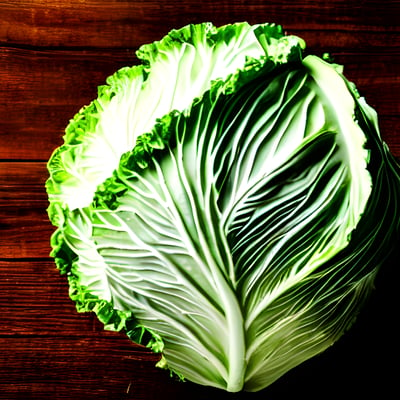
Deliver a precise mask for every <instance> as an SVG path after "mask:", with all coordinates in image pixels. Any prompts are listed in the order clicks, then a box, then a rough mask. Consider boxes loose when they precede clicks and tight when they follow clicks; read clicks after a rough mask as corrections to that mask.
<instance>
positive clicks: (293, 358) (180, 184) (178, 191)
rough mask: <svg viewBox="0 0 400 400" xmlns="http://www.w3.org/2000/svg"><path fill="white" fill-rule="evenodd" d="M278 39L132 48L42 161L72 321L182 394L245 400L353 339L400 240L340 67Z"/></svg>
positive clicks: (243, 28)
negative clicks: (121, 348)
mask: <svg viewBox="0 0 400 400" xmlns="http://www.w3.org/2000/svg"><path fill="white" fill-rule="evenodd" d="M304 49H305V43H304V41H303V40H302V39H300V38H298V37H295V36H286V35H285V34H284V33H283V30H282V28H281V27H280V26H276V25H274V24H260V25H254V26H251V25H249V24H247V23H237V24H232V25H227V26H224V27H220V28H216V27H214V26H213V25H212V24H210V23H205V24H198V25H188V26H185V27H183V28H181V29H179V30H173V31H172V32H170V33H169V34H168V35H167V36H166V37H164V38H163V39H162V40H161V41H159V42H155V43H153V44H150V45H144V46H142V47H141V48H140V49H139V50H138V52H137V56H138V58H139V59H140V60H141V64H140V65H137V66H133V67H126V68H123V69H121V70H119V71H117V72H116V73H115V74H114V75H112V76H111V77H109V78H108V79H107V84H106V85H104V86H101V87H100V88H99V94H98V98H97V99H96V100H94V101H93V102H91V103H90V104H89V105H88V106H85V107H83V108H82V109H81V110H80V111H79V112H78V113H77V114H76V115H75V117H74V118H73V119H72V120H71V121H70V123H69V125H68V126H67V128H66V134H65V136H64V144H63V145H62V146H60V147H59V148H58V149H56V150H55V152H54V153H53V155H52V157H51V159H50V160H49V163H48V169H49V174H50V177H49V179H48V181H47V183H46V188H47V192H48V196H49V203H50V204H49V208H48V213H49V217H50V219H51V221H52V222H53V224H54V225H55V226H56V227H57V229H56V231H55V232H54V234H53V236H52V239H51V244H52V248H53V250H52V256H53V257H54V258H55V261H56V264H57V267H58V268H59V270H60V271H61V273H63V274H66V275H67V278H68V281H69V285H70V297H71V298H72V299H73V300H74V301H75V302H76V305H77V309H78V311H93V312H95V313H96V314H97V316H98V318H99V319H100V320H101V321H102V322H103V323H104V324H105V327H106V328H107V329H115V330H120V331H124V332H126V334H127V335H128V336H129V337H130V338H131V339H132V340H133V341H134V342H136V343H139V344H142V345H145V346H148V347H150V348H151V349H152V350H153V351H155V352H159V353H161V359H160V362H159V363H158V365H159V366H161V367H164V368H168V369H169V370H170V371H171V372H172V373H174V374H176V375H178V376H179V377H181V378H182V379H188V380H190V381H193V382H195V383H198V384H201V385H208V386H213V387H216V388H220V389H224V390H227V391H230V392H237V391H241V390H246V391H258V390H261V389H263V388H265V387H267V386H268V385H270V384H271V383H272V382H274V381H276V380H277V379H278V378H279V377H280V376H282V375H283V374H285V373H286V372H287V371H289V370H290V369H292V368H294V367H295V366H297V365H299V364H300V363H302V362H304V361H305V360H307V359H309V358H311V357H313V356H315V355H316V354H319V353H321V352H322V351H324V350H325V349H326V348H328V347H329V346H331V345H332V344H333V343H334V342H335V341H337V340H338V339H339V338H340V337H341V336H342V334H343V333H344V332H345V331H346V330H347V329H348V328H349V327H350V326H351V325H352V323H353V322H354V320H355V318H356V316H357V313H358V312H359V310H360V308H361V307H362V306H363V304H364V302H365V300H366V299H367V298H368V296H369V295H370V293H371V291H372V290H373V285H374V279H375V276H376V274H377V272H378V270H379V268H380V266H381V265H382V264H383V263H384V262H385V261H386V260H387V258H388V257H389V256H390V254H391V252H392V250H393V249H394V248H395V247H396V245H397V241H398V238H399V207H398V204H399V196H400V173H399V172H400V170H399V166H398V165H397V163H396V161H395V159H394V158H393V156H392V155H391V154H390V152H389V150H388V147H387V146H386V144H385V143H384V142H383V141H382V139H381V136H380V133H379V128H378V122H377V115H376V113H375V111H374V110H373V109H372V108H371V107H370V106H369V105H368V104H367V103H366V101H365V100H364V98H362V97H361V96H360V95H359V94H358V92H357V90H356V88H355V86H354V84H352V83H350V82H348V81H347V80H346V78H345V77H344V76H343V74H342V68H341V66H339V65H336V64H331V63H328V62H327V61H325V60H323V59H321V58H319V57H316V56H313V55H307V56H305V55H304V53H305V51H304Z"/></svg>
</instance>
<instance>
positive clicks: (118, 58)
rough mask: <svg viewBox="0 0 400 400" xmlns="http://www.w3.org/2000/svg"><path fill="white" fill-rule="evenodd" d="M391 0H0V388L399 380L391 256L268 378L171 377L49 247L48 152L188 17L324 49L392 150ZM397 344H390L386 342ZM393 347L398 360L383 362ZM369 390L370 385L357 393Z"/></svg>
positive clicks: (109, 390) (156, 391) (71, 393)
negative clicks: (110, 80)
mask: <svg viewBox="0 0 400 400" xmlns="http://www.w3.org/2000/svg"><path fill="white" fill-rule="evenodd" d="M399 17H400V13H399V2H398V1H394V0H393V1H390V0H388V1H385V0H379V1H370V0H364V1H351V0H326V1H319V2H317V1H311V0H304V1H301V2H295V1H293V2H290V1H285V0H279V1H275V0H271V1H269V2H268V1H266V0H249V1H239V0H229V1H219V2H218V1H210V0H206V1H202V2H196V1H193V2H190V1H182V2H180V1H174V0H170V1H165V2H163V1H147V0H142V1H119V0H104V1H93V0H89V1H67V0H59V1H52V2H50V1H43V0H42V1H40V0H30V1H27V0H25V1H24V0H14V1H5V2H4V1H0V229H1V230H0V399H138V400H139V399H159V398H166V399H187V398H189V399H210V398H211V397H212V395H214V394H218V395H219V397H220V398H221V399H225V398H226V399H231V398H246V399H247V398H248V399H253V398H257V399H261V398H263V399H288V398H291V397H292V396H293V395H295V396H296V397H297V398H307V399H325V398H328V395H329V394H330V395H331V396H332V397H333V396H336V398H341V399H348V398H357V399H358V398H362V397H363V396H367V395H368V394H371V393H372V392H373V390H380V391H381V392H382V394H381V397H379V398H381V399H387V398H393V397H392V396H391V395H388V393H392V391H393V393H396V392H397V393H398V389H397V388H398V385H397V375H398V374H396V373H395V367H396V366H397V365H398V354H397V353H398V333H397V332H398V328H396V326H397V325H396V324H397V323H398V321H397V320H398V308H397V307H398V304H399V302H398V298H397V295H396V291H398V279H397V278H398V272H397V270H398V268H397V269H396V268H394V267H396V266H392V267H390V266H388V267H386V268H384V269H383V270H382V271H381V274H380V275H379V279H378V282H377V291H376V293H375V294H374V296H373V298H372V300H371V302H370V303H369V304H368V305H367V307H366V308H365V309H364V311H363V313H362V314H361V315H360V318H359V320H358V322H357V323H356V325H355V326H354V328H353V329H352V330H351V331H350V332H349V333H348V334H347V335H345V337H344V338H343V339H342V340H341V341H340V342H339V343H337V344H336V345H335V346H334V347H332V348H331V349H329V350H328V351H326V352H325V353H324V354H322V355H321V356H319V357H317V358H315V359H313V360H311V361H309V362H307V363H305V364H304V365H303V366H301V367H298V368H296V369H295V370H293V371H292V372H290V373H289V374H287V375H286V376H285V377H284V378H282V379H281V380H279V381H278V382H277V383H276V384H274V385H272V386H271V387H270V388H268V389H266V390H265V391H263V392H261V393H258V394H255V395H252V396H251V395H248V394H241V395H236V396H233V395H228V394H224V393H219V392H217V391H214V390H211V389H207V388H202V387H199V386H195V385H193V384H190V383H180V382H177V381H175V380H174V379H171V378H170V377H169V375H168V373H166V372H165V371H162V370H159V369H156V368H155V367H154V364H155V362H156V361H157V359H158V357H157V356H155V355H153V354H150V353H149V351H147V350H146V349H143V348H141V347H139V346H136V345H134V344H132V343H131V342H130V341H129V340H128V339H127V338H126V337H125V336H124V335H123V334H118V333H112V332H105V331H104V330H103V327H102V325H101V324H100V323H99V322H98V321H97V320H96V318H94V317H93V315H82V314H78V313H77V312H76V311H75V308H74V305H73V304H72V302H71V301H70V300H69V298H68V289H67V284H66V282H65V279H64V278H63V277H61V276H59V274H58V271H57V270H56V269H55V266H54V264H53V261H52V259H50V257H49V251H50V248H49V237H50V234H51V233H52V231H53V228H52V226H51V225H50V223H49V222H48V219H47V215H46V207H47V198H46V193H45V190H44V182H45V180H46V178H47V171H46V161H47V159H48V158H49V156H50V154H51V152H52V151H53V150H54V149H55V148H56V147H57V146H59V145H60V144H61V142H62V139H61V137H62V134H63V130H64V127H65V126H66V124H67V122H68V120H69V119H70V118H71V117H72V116H73V115H74V113H75V112H77V111H78V109H79V108H80V107H81V106H82V105H84V104H88V102H90V101H91V100H92V99H94V98H95V97H96V93H97V92H96V90H97V86H98V85H101V84H103V83H104V80H105V78H106V77H107V76H108V75H110V74H111V73H113V72H114V71H115V70H117V69H118V68H119V67H122V66H125V65H132V64H135V63H136V62H137V61H136V58H135V50H136V49H137V48H138V46H139V45H140V44H143V43H148V42H151V41H153V40H157V39H159V38H161V37H162V36H163V35H165V34H166V33H167V32H168V31H169V30H170V29H171V28H176V27H180V26H182V25H185V24H187V23H190V22H202V21H212V22H214V23H215V24H216V25H221V24H225V23H229V22H234V21H240V20H247V21H248V22H250V23H257V22H276V23H279V24H282V25H283V26H284V28H285V29H286V31H287V32H288V33H291V34H296V35H299V36H302V37H303V38H304V39H305V40H306V42H307V44H308V50H309V51H310V52H312V53H315V54H317V55H321V54H322V53H323V52H325V51H329V52H330V53H331V54H332V55H333V56H334V57H335V60H336V61H337V62H338V63H341V64H345V74H346V75H347V77H348V78H349V79H350V80H353V81H354V82H356V83H357V86H358V88H359V90H360V92H361V93H362V94H363V95H364V96H366V98H367V99H368V102H369V103H370V104H371V105H372V106H374V107H375V108H376V109H377V111H378V113H379V115H380V126H381V130H382V135H383V137H384V138H385V140H386V141H387V142H388V144H389V146H390V147H391V149H392V152H393V153H394V154H395V155H396V156H400V139H399V136H398V135H399V134H398V129H399V126H400V124H399V122H400V117H399V115H400V114H399V111H400V110H399V93H400V70H399V66H400V39H399ZM395 352H396V353H395ZM392 359H393V362H394V365H395V367H393V366H392V364H391V361H392ZM367 398H370V397H367Z"/></svg>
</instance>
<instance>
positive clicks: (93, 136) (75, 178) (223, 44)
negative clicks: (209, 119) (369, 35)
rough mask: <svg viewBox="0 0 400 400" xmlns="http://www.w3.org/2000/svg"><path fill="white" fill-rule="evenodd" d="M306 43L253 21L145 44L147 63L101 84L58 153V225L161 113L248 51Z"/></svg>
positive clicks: (53, 180)
mask: <svg viewBox="0 0 400 400" xmlns="http://www.w3.org/2000/svg"><path fill="white" fill-rule="evenodd" d="M266 37H267V38H268V40H266V39H265V38H266ZM299 45H300V40H298V39H297V38H296V37H287V36H284V35H283V32H282V28H281V27H279V26H275V25H270V24H266V25H256V26H251V25H249V24H247V23H237V24H232V25H226V26H224V27H221V28H216V27H214V26H213V25H212V24H210V23H204V24H198V25H188V26H185V27H184V28H181V29H179V30H173V31H171V32H170V33H169V34H168V35H167V36H166V37H164V38H163V39H162V40H161V41H159V42H155V43H153V44H149V45H143V46H142V47H141V48H140V49H139V50H138V51H137V57H138V59H139V60H140V61H141V62H142V64H141V65H137V66H133V67H126V68H122V69H121V70H119V71H117V72H116V73H115V74H114V75H112V76H110V77H109V78H108V79H107V85H104V86H101V87H99V95H98V98H97V99H96V100H94V101H93V102H92V103H90V104H89V105H88V106H85V107H83V108H82V109H81V110H80V111H79V113H77V114H76V115H75V117H74V118H73V120H71V121H70V123H69V125H68V126H67V128H66V135H65V136H64V144H63V145H62V146H61V147H59V148H58V149H57V150H56V151H55V152H54V154H53V155H52V157H51V159H50V161H49V171H50V179H49V180H48V182H47V184H46V185H47V191H48V194H49V200H50V204H51V208H50V216H51V218H52V220H53V221H54V223H55V224H56V225H58V219H57V218H58V217H59V215H58V208H60V207H61V208H62V209H66V208H68V209H70V210H74V209H77V208H80V207H86V206H88V205H89V204H90V203H91V202H92V200H93V194H94V192H95V191H96V188H97V186H98V185H99V184H101V183H102V182H103V181H104V180H105V179H107V178H108V177H109V176H110V175H111V174H112V172H113V171H114V169H116V168H117V167H118V163H119V160H120V157H121V155H122V154H123V153H125V152H126V151H128V150H131V149H132V148H133V147H134V146H135V144H136V141H137V139H138V137H139V136H140V135H142V134H143V133H146V132H150V131H151V130H152V128H153V126H154V124H155V123H156V121H157V119H158V118H161V117H162V116H164V115H165V114H167V113H169V112H170V111H172V110H179V111H184V110H185V109H186V108H188V107H190V104H191V103H192V101H193V99H194V98H196V97H200V96H201V95H202V94H203V92H204V91H206V90H208V89H209V88H210V87H211V83H212V82H213V81H214V80H216V79H226V78H227V77H228V76H229V75H230V74H233V73H235V72H236V71H237V70H238V69H242V68H243V67H244V66H245V65H246V63H247V62H248V60H249V59H252V58H255V59H258V58H260V57H261V56H262V55H264V52H265V51H269V52H270V53H271V54H270V57H271V58H274V57H276V58H280V59H281V60H282V61H284V60H285V58H286V57H287V55H288V54H289V53H290V50H291V48H292V47H293V46H299ZM53 209H54V210H53Z"/></svg>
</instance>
